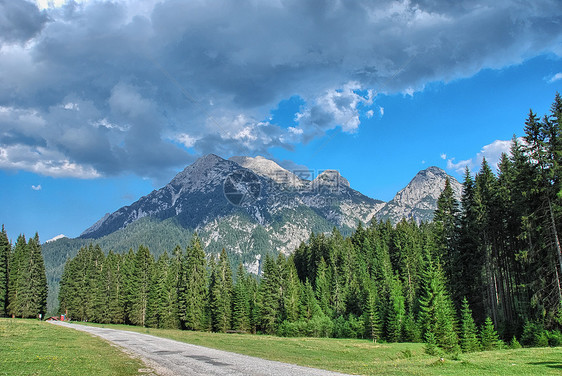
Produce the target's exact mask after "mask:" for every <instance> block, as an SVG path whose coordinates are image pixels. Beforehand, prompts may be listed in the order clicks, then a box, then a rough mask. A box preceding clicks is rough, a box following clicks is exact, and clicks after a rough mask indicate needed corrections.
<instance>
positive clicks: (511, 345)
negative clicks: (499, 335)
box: [509, 336, 521, 350]
mask: <svg viewBox="0 0 562 376" xmlns="http://www.w3.org/2000/svg"><path fill="white" fill-rule="evenodd" d="M509 348H510V349H513V350H515V349H520V348H521V344H520V343H519V341H518V340H517V338H516V337H515V336H513V338H512V339H511V342H509Z"/></svg>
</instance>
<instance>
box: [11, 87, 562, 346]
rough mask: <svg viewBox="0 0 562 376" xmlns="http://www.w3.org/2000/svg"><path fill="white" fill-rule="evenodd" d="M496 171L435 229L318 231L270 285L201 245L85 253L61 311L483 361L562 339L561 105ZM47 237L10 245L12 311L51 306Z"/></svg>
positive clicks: (534, 122) (447, 189) (273, 269)
mask: <svg viewBox="0 0 562 376" xmlns="http://www.w3.org/2000/svg"><path fill="white" fill-rule="evenodd" d="M524 129H525V134H524V135H523V137H520V138H517V137H516V136H514V137H513V140H512V145H511V153H510V154H509V155H507V154H504V155H503V156H502V158H501V161H500V162H499V164H498V166H497V172H494V169H493V168H492V167H491V166H490V165H489V164H488V163H487V161H486V160H483V162H482V164H481V166H480V168H479V170H478V171H476V172H473V171H469V170H468V169H467V170H466V172H465V175H464V181H463V182H462V184H463V193H462V198H461V200H460V202H458V201H457V200H456V199H455V196H454V194H453V190H452V189H451V186H450V184H449V182H447V183H446V185H445V186H444V187H443V188H444V189H443V192H442V194H441V196H440V197H439V200H438V205H437V210H436V211H435V216H434V220H433V221H432V222H430V223H424V222H422V223H419V224H418V223H416V222H414V221H408V220H407V219H404V220H402V221H401V222H399V223H397V224H396V225H393V224H391V223H390V222H372V223H370V224H369V225H367V226H365V225H361V224H359V225H358V226H357V228H356V229H355V231H354V233H353V234H351V235H350V236H348V237H345V236H343V235H342V234H341V233H340V232H339V231H338V230H337V229H335V228H334V230H333V231H332V232H331V233H330V234H311V236H310V238H309V240H308V241H307V242H306V243H301V245H300V246H299V247H298V248H297V249H296V250H295V251H294V252H293V253H292V254H290V255H289V256H286V255H279V256H278V257H272V256H266V257H265V258H264V259H262V262H261V273H260V275H259V276H254V275H252V274H249V273H248V272H247V271H246V270H245V268H244V267H243V265H242V264H240V265H231V263H230V261H229V258H228V252H227V250H224V249H223V251H222V252H221V253H220V254H206V253H205V249H204V247H203V245H202V242H201V240H200V239H199V238H198V237H197V235H194V236H193V238H192V240H191V243H190V244H189V245H188V246H187V247H186V248H182V247H180V246H177V247H176V248H175V249H171V250H168V251H167V252H164V253H163V254H162V255H161V256H160V257H159V258H158V259H156V260H155V259H154V257H153V255H152V254H151V252H150V250H149V249H148V248H147V247H144V246H140V247H139V248H138V249H137V250H132V249H131V250H129V252H128V253H125V254H118V253H114V252H113V251H111V250H104V249H101V247H99V246H97V245H93V244H92V245H89V246H87V247H83V248H82V249H80V251H79V252H78V254H77V256H76V257H74V258H72V259H69V260H68V261H67V263H66V265H65V268H64V273H63V276H62V280H61V284H60V295H59V300H60V312H61V313H66V314H67V315H68V317H70V318H71V319H72V320H76V321H90V322H97V323H124V324H131V325H139V326H145V327H155V328H179V329H184V330H199V331H215V332H229V331H236V332H247V333H261V334H272V335H279V336H318V337H337V338H366V339H371V340H373V341H387V342H403V341H406V342H407V341H414V342H420V341H423V342H425V343H426V344H427V345H426V351H427V352H429V353H432V352H436V351H445V352H459V351H463V352H472V351H479V350H490V349H495V348H501V347H507V346H511V347H519V346H520V345H523V346H547V345H551V346H558V345H561V344H562V335H561V334H560V330H561V329H562V292H561V281H562V251H561V244H560V242H561V241H560V236H561V234H560V233H561V231H562V98H561V97H560V95H558V94H557V95H556V97H555V100H554V102H553V104H552V106H551V110H550V113H548V114H546V115H544V116H542V117H539V116H538V115H537V114H535V113H534V112H533V111H530V112H529V114H528V117H527V119H526V120H525V128H524ZM38 255H40V247H39V244H38V240H37V238H33V239H30V240H29V242H27V243H26V241H25V238H23V237H20V238H18V240H17V242H16V244H15V246H14V247H13V249H12V248H11V245H10V244H9V243H8V241H7V237H6V236H5V232H4V231H3V232H2V237H0V256H1V259H0V266H1V270H0V283H1V286H0V289H1V290H0V291H1V296H0V299H2V300H0V310H1V311H0V313H2V314H8V315H11V314H14V315H15V316H18V317H31V316H35V315H36V314H37V313H39V312H43V313H44V310H45V308H44V307H45V305H44V300H45V295H46V290H45V289H44V282H43V279H44V269H41V268H42V260H39V257H38Z"/></svg>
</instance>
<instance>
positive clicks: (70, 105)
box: [63, 102, 80, 111]
mask: <svg viewBox="0 0 562 376" xmlns="http://www.w3.org/2000/svg"><path fill="white" fill-rule="evenodd" d="M63 108H64V109H65V110H75V111H80V106H79V105H78V103H72V102H68V103H66V104H65V105H64V106H63Z"/></svg>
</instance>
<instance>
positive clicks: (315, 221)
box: [80, 154, 384, 262]
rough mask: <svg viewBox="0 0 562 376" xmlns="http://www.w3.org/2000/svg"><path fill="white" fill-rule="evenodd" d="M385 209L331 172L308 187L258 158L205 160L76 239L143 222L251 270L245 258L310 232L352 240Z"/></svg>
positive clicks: (285, 247)
mask: <svg viewBox="0 0 562 376" xmlns="http://www.w3.org/2000/svg"><path fill="white" fill-rule="evenodd" d="M303 175H304V174H303ZM308 175H310V176H309V177H312V175H313V174H312V173H309V174H308ZM383 205H384V202H382V201H380V200H374V199H372V198H369V197H367V196H364V195H363V194H361V193H359V192H357V191H356V190H354V189H352V188H351V187H350V186H349V182H348V181H347V180H346V179H345V178H344V177H342V176H341V175H340V174H339V173H338V172H337V171H335V170H326V171H323V172H322V173H320V174H319V175H318V176H317V177H316V178H315V179H313V180H308V179H306V178H305V177H302V176H297V175H295V174H294V173H292V172H290V171H288V170H286V169H284V168H282V167H281V166H279V165H278V164H277V163H275V162H273V161H271V160H268V159H266V158H264V157H259V156H258V157H255V158H251V157H232V158H230V159H229V160H226V159H222V158H221V157H219V156H216V155H214V154H210V155H207V156H205V157H202V158H200V159H198V160H197V161H196V162H195V163H193V164H192V165H190V166H188V167H186V168H185V169H184V170H183V171H182V172H180V173H179V174H178V175H177V176H176V177H175V178H174V179H172V181H171V182H170V183H169V184H167V185H165V186H164V187H163V188H161V189H159V190H157V191H153V192H151V193H150V194H148V195H147V196H144V197H142V198H140V199H139V200H138V201H136V202H135V203H133V204H131V205H130V206H125V207H123V208H121V209H119V210H117V211H116V212H114V213H112V214H109V215H106V216H104V218H102V219H101V220H100V221H98V222H96V223H95V224H94V225H93V226H91V227H90V228H88V229H87V230H85V231H84V232H83V233H82V234H81V235H80V237H81V238H83V239H86V238H87V239H99V238H102V237H104V236H108V235H110V234H113V233H115V232H116V231H119V230H123V229H126V228H127V227H128V226H130V225H131V224H133V223H135V222H137V221H139V220H140V219H142V218H145V217H146V218H150V219H151V220H156V221H169V222H170V224H173V225H176V226H179V227H181V228H183V229H185V230H187V231H190V232H193V231H197V232H198V233H199V235H200V236H201V237H202V239H203V240H204V241H205V244H206V246H207V247H210V249H212V250H216V251H217V252H218V251H220V249H222V248H223V247H225V248H227V249H230V250H232V251H233V252H235V253H237V254H240V255H243V256H244V257H242V259H243V260H242V261H244V262H249V261H250V260H248V258H247V257H246V256H252V257H253V256H256V255H258V254H260V255H261V254H262V253H263V252H264V250H265V249H268V250H270V251H280V252H283V253H289V252H291V251H292V250H293V249H294V248H295V247H296V246H298V244H299V243H300V242H301V241H302V240H306V239H307V238H308V236H309V234H310V231H316V232H325V231H331V230H332V228H333V227H334V226H336V227H338V228H339V229H340V230H341V231H343V232H350V231H352V229H354V228H355V227H356V225H357V223H358V222H362V223H367V222H369V221H370V220H371V219H372V218H373V216H374V215H375V214H376V212H377V211H378V210H379V209H380V208H381V207H382V206H383ZM155 236H157V235H156V234H155Z"/></svg>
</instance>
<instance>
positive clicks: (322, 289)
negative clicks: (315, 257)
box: [315, 257, 332, 316]
mask: <svg viewBox="0 0 562 376" xmlns="http://www.w3.org/2000/svg"><path fill="white" fill-rule="evenodd" d="M315 291H316V299H317V300H318V304H319V305H320V308H321V309H322V312H324V313H325V314H327V315H329V316H330V315H331V311H332V310H331V308H330V277H329V275H328V266H327V265H326V261H325V260H324V257H321V259H320V263H319V264H318V267H317V269H316V289H315Z"/></svg>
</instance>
